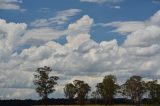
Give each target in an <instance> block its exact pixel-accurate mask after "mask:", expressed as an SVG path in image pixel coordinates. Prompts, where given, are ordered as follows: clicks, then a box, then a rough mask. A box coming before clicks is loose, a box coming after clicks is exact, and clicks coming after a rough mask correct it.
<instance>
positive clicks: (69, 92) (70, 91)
mask: <svg viewBox="0 0 160 106" xmlns="http://www.w3.org/2000/svg"><path fill="white" fill-rule="evenodd" d="M63 90H64V94H65V97H67V98H68V99H69V100H70V101H72V100H73V98H74V97H75V95H76V87H75V86H74V85H73V84H72V83H68V84H66V85H65V87H64V88H63Z"/></svg>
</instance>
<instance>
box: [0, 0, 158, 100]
mask: <svg viewBox="0 0 160 106" xmlns="http://www.w3.org/2000/svg"><path fill="white" fill-rule="evenodd" d="M159 63H160V0H0V99H40V97H39V96H38V94H37V93H36V92H35V86H34V84H33V74H34V72H35V70H36V69H37V68H38V67H43V66H49V67H51V68H52V69H53V72H51V75H57V76H59V78H60V79H59V81H58V86H56V88H55V89H56V91H55V92H54V93H53V94H51V95H50V96H49V97H51V98H64V93H63V87H64V85H65V84H66V83H69V82H72V81H73V80H75V79H79V80H83V81H85V82H87V83H88V84H89V85H90V86H91V87H92V88H93V89H95V88H94V87H95V85H96V83H99V82H101V81H102V79H103V77H104V76H105V75H109V74H113V75H115V76H116V77H117V83H119V84H122V83H124V82H125V80H126V79H128V78H129V77H131V76H133V75H139V76H142V78H143V80H145V81H147V80H153V79H157V80H160V65H159Z"/></svg>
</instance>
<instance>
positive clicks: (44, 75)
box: [33, 66, 58, 104]
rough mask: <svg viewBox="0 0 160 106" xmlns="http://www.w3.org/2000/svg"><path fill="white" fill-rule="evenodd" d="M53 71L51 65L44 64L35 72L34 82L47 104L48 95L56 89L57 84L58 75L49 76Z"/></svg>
mask: <svg viewBox="0 0 160 106" xmlns="http://www.w3.org/2000/svg"><path fill="white" fill-rule="evenodd" d="M51 71H52V69H51V68H50V67H47V66H44V67H40V68H38V69H37V70H36V73H35V74H34V81H33V82H34V84H35V86H36V89H35V90H36V92H37V93H38V94H39V96H40V97H42V99H43V100H44V101H45V104H47V100H48V95H49V94H51V93H52V92H54V91H55V89H54V86H55V85H57V80H58V77H57V76H49V73H50V72H51Z"/></svg>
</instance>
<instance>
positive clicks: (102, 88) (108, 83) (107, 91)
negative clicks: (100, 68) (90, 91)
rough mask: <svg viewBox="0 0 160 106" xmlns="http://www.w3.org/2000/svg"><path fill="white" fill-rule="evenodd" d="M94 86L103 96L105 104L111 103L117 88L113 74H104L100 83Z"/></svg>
mask: <svg viewBox="0 0 160 106" xmlns="http://www.w3.org/2000/svg"><path fill="white" fill-rule="evenodd" d="M96 88H97V91H98V93H99V94H100V95H101V97H102V98H103V100H104V102H105V105H107V103H109V104H112V100H113V96H114V95H115V94H116V91H117V89H118V85H117V84H116V77H115V76H113V75H108V76H105V77H104V79H103V81H102V83H98V84H97V85H96Z"/></svg>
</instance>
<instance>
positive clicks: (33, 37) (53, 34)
mask: <svg viewBox="0 0 160 106" xmlns="http://www.w3.org/2000/svg"><path fill="white" fill-rule="evenodd" d="M65 34H66V32H65V31H60V30H56V29H53V28H50V27H42V28H33V29H30V30H27V31H26V33H25V34H24V36H23V41H22V43H27V44H41V43H44V42H47V41H51V40H56V39H58V38H60V37H61V36H64V35H65Z"/></svg>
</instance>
